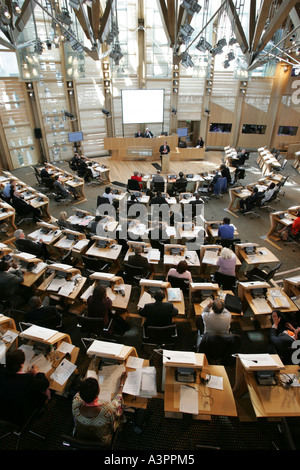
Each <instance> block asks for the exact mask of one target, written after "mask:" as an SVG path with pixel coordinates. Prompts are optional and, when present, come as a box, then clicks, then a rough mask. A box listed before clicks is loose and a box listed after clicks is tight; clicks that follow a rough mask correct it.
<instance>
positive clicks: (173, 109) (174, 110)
mask: <svg viewBox="0 0 300 470" xmlns="http://www.w3.org/2000/svg"><path fill="white" fill-rule="evenodd" d="M172 114H173V116H176V114H177V109H175V108H174V107H172Z"/></svg>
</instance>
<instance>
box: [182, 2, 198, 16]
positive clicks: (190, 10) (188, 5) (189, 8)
mask: <svg viewBox="0 0 300 470" xmlns="http://www.w3.org/2000/svg"><path fill="white" fill-rule="evenodd" d="M181 6H182V8H184V9H185V10H186V12H187V14H188V15H194V13H199V12H200V10H201V6H200V5H199V4H198V2H196V0H183V2H182V4H181Z"/></svg>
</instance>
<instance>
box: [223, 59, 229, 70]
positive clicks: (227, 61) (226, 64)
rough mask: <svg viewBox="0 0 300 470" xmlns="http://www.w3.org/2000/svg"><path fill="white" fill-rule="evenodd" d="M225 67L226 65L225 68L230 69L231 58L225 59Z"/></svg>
mask: <svg viewBox="0 0 300 470" xmlns="http://www.w3.org/2000/svg"><path fill="white" fill-rule="evenodd" d="M223 67H224V69H228V67H230V62H229V60H225V61H224V62H223Z"/></svg>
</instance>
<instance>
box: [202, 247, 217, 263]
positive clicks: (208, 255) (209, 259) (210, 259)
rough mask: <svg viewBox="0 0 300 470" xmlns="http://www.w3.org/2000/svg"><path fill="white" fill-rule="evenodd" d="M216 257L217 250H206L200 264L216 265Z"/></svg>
mask: <svg viewBox="0 0 300 470" xmlns="http://www.w3.org/2000/svg"><path fill="white" fill-rule="evenodd" d="M218 257H219V250H206V251H205V254H204V256H203V258H202V263H204V264H213V265H216V264H217V260H218Z"/></svg>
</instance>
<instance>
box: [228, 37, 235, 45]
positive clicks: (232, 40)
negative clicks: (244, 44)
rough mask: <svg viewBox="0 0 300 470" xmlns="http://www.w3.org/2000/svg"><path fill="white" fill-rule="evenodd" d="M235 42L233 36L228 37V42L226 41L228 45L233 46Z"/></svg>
mask: <svg viewBox="0 0 300 470" xmlns="http://www.w3.org/2000/svg"><path fill="white" fill-rule="evenodd" d="M236 43H237V40H236V39H235V38H234V37H232V38H231V39H229V42H228V44H229V46H233V44H236Z"/></svg>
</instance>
